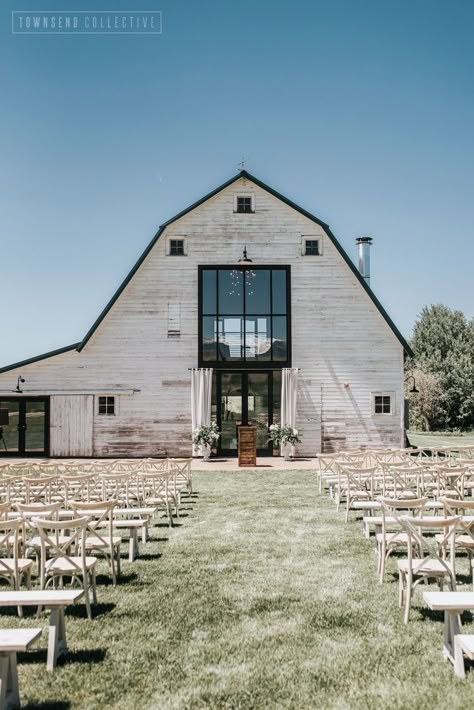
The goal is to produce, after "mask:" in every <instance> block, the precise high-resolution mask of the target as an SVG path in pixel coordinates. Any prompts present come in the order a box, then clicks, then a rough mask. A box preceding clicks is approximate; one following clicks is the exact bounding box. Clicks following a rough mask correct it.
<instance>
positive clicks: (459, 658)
mask: <svg viewBox="0 0 474 710" xmlns="http://www.w3.org/2000/svg"><path fill="white" fill-rule="evenodd" d="M464 656H467V657H468V658H469V659H470V660H471V661H473V660H474V636H473V635H472V634H456V636H455V637H454V672H455V674H456V675H457V676H458V678H465V677H466V670H465V668H464Z"/></svg>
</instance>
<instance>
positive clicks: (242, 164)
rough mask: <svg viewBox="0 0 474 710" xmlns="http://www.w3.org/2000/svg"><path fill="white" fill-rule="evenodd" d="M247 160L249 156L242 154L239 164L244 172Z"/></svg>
mask: <svg viewBox="0 0 474 710" xmlns="http://www.w3.org/2000/svg"><path fill="white" fill-rule="evenodd" d="M246 160H247V158H246V157H245V155H242V160H241V161H240V163H239V164H238V166H237V167H238V168H239V170H240V172H242V170H245V162H246Z"/></svg>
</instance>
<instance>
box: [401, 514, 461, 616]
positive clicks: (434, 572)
mask: <svg viewBox="0 0 474 710" xmlns="http://www.w3.org/2000/svg"><path fill="white" fill-rule="evenodd" d="M399 520H400V522H401V524H402V526H403V529H404V530H405V532H406V533H407V536H408V544H407V551H408V557H407V558H406V559H401V560H398V574H399V605H400V607H402V606H403V598H404V596H405V613H404V619H403V620H404V623H405V624H408V621H409V618H410V609H411V602H412V598H413V594H414V591H415V588H416V586H417V585H418V584H419V583H420V582H422V581H423V580H430V579H432V580H435V581H436V582H437V583H438V584H439V587H440V590H441V591H442V590H443V585H444V582H447V584H448V586H449V588H450V590H451V591H453V592H454V591H456V573H455V555H456V550H455V532H456V529H457V526H458V524H459V521H460V518H459V516H455V517H451V518H441V517H439V518H422V517H420V518H415V517H410V516H404V515H403V516H401V517H400V518H399ZM425 530H428V531H429V532H430V536H428V535H427V534H425V532H424V531H425ZM433 533H435V535H434V536H433ZM436 533H438V535H436ZM446 555H448V556H446Z"/></svg>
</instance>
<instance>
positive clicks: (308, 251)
mask: <svg viewBox="0 0 474 710" xmlns="http://www.w3.org/2000/svg"><path fill="white" fill-rule="evenodd" d="M304 254H305V256H319V239H305V243H304Z"/></svg>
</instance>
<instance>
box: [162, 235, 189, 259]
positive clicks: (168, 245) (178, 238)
mask: <svg viewBox="0 0 474 710" xmlns="http://www.w3.org/2000/svg"><path fill="white" fill-rule="evenodd" d="M172 241H173V242H176V241H179V242H183V251H184V254H182V255H181V254H179V255H178V254H171V242H172ZM187 255H188V243H187V239H186V237H182V236H180V235H179V236H174V237H168V240H167V242H166V256H176V257H178V256H187Z"/></svg>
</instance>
